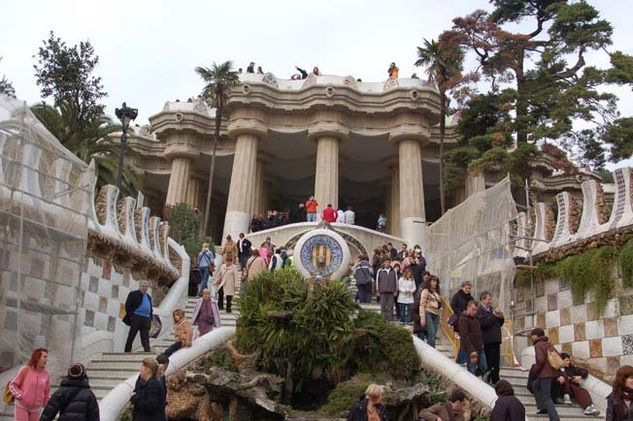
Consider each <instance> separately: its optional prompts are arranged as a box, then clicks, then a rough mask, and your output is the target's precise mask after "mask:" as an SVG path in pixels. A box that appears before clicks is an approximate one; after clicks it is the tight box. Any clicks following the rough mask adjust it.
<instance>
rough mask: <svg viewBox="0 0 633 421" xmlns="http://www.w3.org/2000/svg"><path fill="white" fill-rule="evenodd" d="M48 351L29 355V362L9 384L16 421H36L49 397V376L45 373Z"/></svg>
mask: <svg viewBox="0 0 633 421" xmlns="http://www.w3.org/2000/svg"><path fill="white" fill-rule="evenodd" d="M47 362H48V350H46V349H44V348H38V349H36V350H35V351H33V353H32V354H31V360H30V361H29V364H28V365H27V366H26V367H22V368H21V369H20V371H19V372H18V375H17V376H15V378H14V379H13V380H11V382H10V383H9V390H10V391H11V394H12V395H13V397H14V398H15V405H14V411H15V419H16V421H38V420H39V419H40V414H41V412H42V408H44V406H45V405H46V402H48V400H49V399H50V397H51V376H50V374H49V373H48V371H46V363H47Z"/></svg>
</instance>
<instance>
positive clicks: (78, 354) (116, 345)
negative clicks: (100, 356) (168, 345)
mask: <svg viewBox="0 0 633 421" xmlns="http://www.w3.org/2000/svg"><path fill="white" fill-rule="evenodd" d="M9 258H10V256H8V254H7V253H5V252H4V251H0V259H9ZM57 262H58V263H57V264H56V265H52V264H50V262H48V261H46V259H42V260H41V261H39V260H37V259H30V261H29V262H22V263H23V264H22V266H23V267H24V268H25V269H28V271H26V272H23V275H22V276H23V278H24V285H25V290H24V297H23V300H22V302H21V306H22V308H23V309H24V310H22V311H20V314H21V316H20V317H21V319H20V322H19V323H18V306H17V290H18V282H17V277H16V276H15V275H16V273H15V272H9V271H6V272H5V271H3V272H1V273H0V279H1V282H2V283H3V284H5V283H6V287H7V288H6V289H5V290H6V291H8V297H5V302H6V305H4V306H2V308H0V328H2V338H1V340H2V342H3V343H4V345H5V346H3V347H2V353H0V366H3V367H5V368H6V367H10V366H11V363H12V361H13V360H14V358H15V352H14V349H13V348H14V347H13V346H11V344H12V343H16V341H17V340H18V336H17V335H16V331H17V328H18V325H19V326H20V327H21V329H27V330H28V332H29V334H28V335H21V336H20V340H21V341H25V340H26V341H28V343H24V344H23V348H25V349H33V348H36V347H39V346H48V347H51V348H52V349H63V350H65V351H69V350H70V346H71V341H72V331H73V325H74V322H75V320H74V315H73V314H71V312H72V313H74V311H75V309H76V308H78V314H77V321H76V325H77V329H76V330H75V332H76V333H77V335H76V338H75V353H74V356H73V358H74V359H75V360H83V359H85V358H87V357H89V356H91V355H94V354H95V353H96V352H109V351H122V350H123V346H124V344H125V339H126V336H127V332H128V328H127V326H125V325H124V324H123V322H122V321H121V318H120V317H119V314H120V312H121V308H122V306H123V305H124V304H125V300H126V298H127V294H128V293H129V292H130V291H132V290H135V289H138V280H135V279H134V278H133V277H132V275H130V274H129V273H127V274H124V273H120V272H119V271H117V270H116V268H115V267H113V266H112V265H110V264H108V263H103V264H101V265H100V264H98V263H96V262H95V261H94V260H93V259H92V258H88V257H86V260H85V261H84V264H83V265H82V267H81V270H82V272H81V274H80V275H79V274H77V273H76V272H75V271H74V270H73V269H75V268H77V267H78V266H72V265H64V263H63V261H61V262H60V261H57ZM78 276H80V281H79V282H80V286H79V291H78V292H77V291H76V290H75V288H72V287H70V286H69V285H72V284H73V282H67V283H66V284H65V285H63V284H60V283H57V282H55V281H54V280H55V279H59V278H60V277H62V278H64V279H67V280H72V279H78ZM151 284H152V283H150V285H151ZM75 285H76V283H75ZM150 294H152V296H153V295H154V294H153V293H152V290H151V289H150ZM156 295H161V294H160V292H159V291H156ZM75 297H77V304H78V307H76V304H75V302H74V300H75ZM158 298H159V297H158ZM159 302H160V298H159V299H157V302H156V303H155V306H157V305H158V303H159ZM51 309H52V310H51ZM64 309H65V310H64ZM49 310H50V311H49ZM56 310H62V311H65V312H66V313H67V314H56V313H55V311H56ZM47 311H48V312H47ZM25 319H26V320H25ZM137 340H138V338H137ZM56 346H57V347H58V348H55V347H56Z"/></svg>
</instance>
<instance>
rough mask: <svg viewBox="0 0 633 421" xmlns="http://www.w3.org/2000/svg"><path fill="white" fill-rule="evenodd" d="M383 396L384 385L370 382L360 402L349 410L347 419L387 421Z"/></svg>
mask: <svg viewBox="0 0 633 421" xmlns="http://www.w3.org/2000/svg"><path fill="white" fill-rule="evenodd" d="M384 398H385V389H384V387H383V386H381V385H378V384H375V383H372V384H370V385H369V386H367V389H365V395H364V396H362V397H361V400H360V402H359V403H358V404H357V405H356V406H354V407H353V408H352V409H351V411H349V415H348V416H347V421H387V411H386V410H385V407H384V406H383V404H382V401H383V399H384Z"/></svg>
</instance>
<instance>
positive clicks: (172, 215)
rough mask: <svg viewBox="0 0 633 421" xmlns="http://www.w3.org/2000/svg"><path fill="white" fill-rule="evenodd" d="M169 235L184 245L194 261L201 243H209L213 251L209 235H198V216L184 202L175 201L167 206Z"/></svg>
mask: <svg viewBox="0 0 633 421" xmlns="http://www.w3.org/2000/svg"><path fill="white" fill-rule="evenodd" d="M167 215H168V216H167V220H168V221H169V227H170V236H171V237H172V238H173V239H174V240H175V241H177V242H179V243H181V244H182V245H184V246H185V250H186V251H187V254H188V255H189V256H191V258H192V260H194V261H195V258H196V256H197V255H198V252H199V251H200V250H201V249H202V243H210V244H211V247H210V249H211V251H213V248H214V246H213V240H212V239H211V238H210V237H200V236H199V235H198V216H197V215H196V214H195V213H194V211H193V209H191V208H190V207H189V205H187V204H186V203H177V204H175V205H171V206H170V207H169V212H168V214H167Z"/></svg>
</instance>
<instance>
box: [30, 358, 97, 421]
mask: <svg viewBox="0 0 633 421" xmlns="http://www.w3.org/2000/svg"><path fill="white" fill-rule="evenodd" d="M58 413H59V418H58V420H59V421H99V405H98V404H97V398H96V397H95V394H94V393H93V392H92V390H91V389H90V384H89V383H88V376H86V368H85V367H84V366H83V365H82V364H80V363H73V364H71V366H70V368H68V376H67V377H65V378H64V379H62V381H61V384H60V386H59V389H57V390H56V391H55V393H53V396H51V398H50V399H49V401H48V403H47V404H46V407H45V408H44V411H43V412H42V416H41V417H40V421H53V420H54V419H55V417H56V416H57V414H58Z"/></svg>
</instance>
